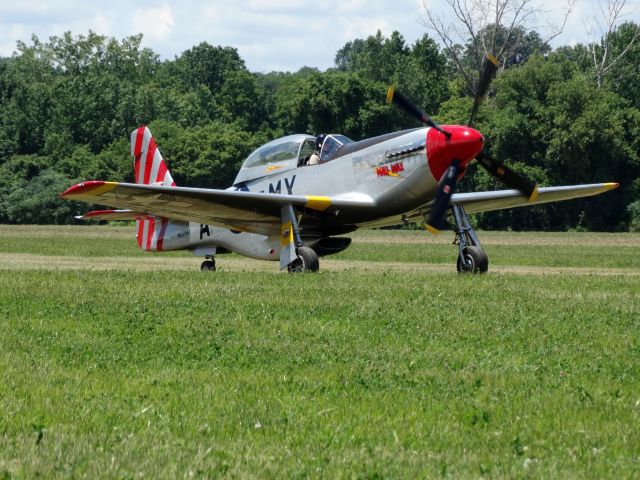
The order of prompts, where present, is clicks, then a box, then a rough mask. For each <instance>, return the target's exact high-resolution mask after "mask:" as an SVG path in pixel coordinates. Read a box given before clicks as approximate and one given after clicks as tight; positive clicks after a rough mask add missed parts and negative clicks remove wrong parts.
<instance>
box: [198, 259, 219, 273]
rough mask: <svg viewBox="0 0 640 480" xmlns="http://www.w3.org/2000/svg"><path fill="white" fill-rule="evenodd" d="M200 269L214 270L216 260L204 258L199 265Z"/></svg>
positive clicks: (205, 270) (204, 270)
mask: <svg viewBox="0 0 640 480" xmlns="http://www.w3.org/2000/svg"><path fill="white" fill-rule="evenodd" d="M200 270H202V271H203V272H215V271H216V262H215V261H213V260H205V261H204V262H202V264H201V265H200Z"/></svg>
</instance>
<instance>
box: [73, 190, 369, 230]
mask: <svg viewBox="0 0 640 480" xmlns="http://www.w3.org/2000/svg"><path fill="white" fill-rule="evenodd" d="M60 196H61V197H62V198H65V199H68V200H78V201H82V202H87V203H92V204H96V203H97V204H102V205H108V206H110V207H114V208H119V209H127V210H131V211H132V213H129V214H128V215H133V214H135V212H144V213H143V214H146V215H156V216H159V217H165V218H168V219H173V220H183V221H186V222H189V221H191V222H199V223H204V224H209V225H217V226H221V227H224V228H229V229H231V230H240V231H244V232H253V233H260V234H263V235H272V234H279V233H280V227H281V213H280V209H281V208H282V207H283V206H285V205H292V206H294V207H299V208H305V209H308V210H312V211H315V212H316V213H322V212H325V213H327V214H333V213H335V212H337V211H338V210H341V211H342V210H349V209H352V208H354V209H361V208H363V207H369V208H371V207H374V206H375V203H374V201H373V200H372V199H371V198H370V197H368V196H365V195H360V196H358V197H357V198H354V197H327V196H314V195H281V194H276V193H257V192H242V191H232V190H214V189H206V188H189V187H173V186H160V185H142V184H135V183H117V182H102V181H90V182H83V183H79V184H76V185H74V186H72V187H71V188H69V189H68V190H67V191H65V192H64V193H62V194H61V195H60ZM123 215H126V214H125V213H123ZM93 218H96V217H95V216H94V217H93Z"/></svg>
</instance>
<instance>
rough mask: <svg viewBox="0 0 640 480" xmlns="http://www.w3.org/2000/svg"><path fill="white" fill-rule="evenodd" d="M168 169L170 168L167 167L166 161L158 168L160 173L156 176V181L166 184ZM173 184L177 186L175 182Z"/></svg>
mask: <svg viewBox="0 0 640 480" xmlns="http://www.w3.org/2000/svg"><path fill="white" fill-rule="evenodd" d="M168 171H169V170H168V169H167V165H166V164H165V163H164V162H162V163H161V164H160V168H159V169H158V173H157V174H156V176H155V181H156V183H161V184H162V185H166V184H165V180H166V178H165V176H166V175H167V172H168ZM152 178H153V177H152ZM172 181H173V180H172ZM173 186H175V183H174V184H173Z"/></svg>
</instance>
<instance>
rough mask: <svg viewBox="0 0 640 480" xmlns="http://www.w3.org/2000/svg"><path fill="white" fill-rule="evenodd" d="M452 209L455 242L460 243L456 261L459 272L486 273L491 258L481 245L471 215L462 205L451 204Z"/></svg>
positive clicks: (455, 243)
mask: <svg viewBox="0 0 640 480" xmlns="http://www.w3.org/2000/svg"><path fill="white" fill-rule="evenodd" d="M451 211H452V213H453V218H454V220H455V222H456V228H455V233H456V238H455V239H454V240H453V243H454V245H458V249H459V251H460V253H459V254H458V261H457V262H456V267H457V269H458V272H460V273H485V272H486V271H487V270H488V269H489V258H488V257H487V254H486V253H485V251H484V250H483V249H482V245H480V240H478V237H477V235H476V232H475V231H474V230H473V227H472V226H471V223H470V222H469V217H467V214H466V212H465V211H464V208H462V206H461V205H451Z"/></svg>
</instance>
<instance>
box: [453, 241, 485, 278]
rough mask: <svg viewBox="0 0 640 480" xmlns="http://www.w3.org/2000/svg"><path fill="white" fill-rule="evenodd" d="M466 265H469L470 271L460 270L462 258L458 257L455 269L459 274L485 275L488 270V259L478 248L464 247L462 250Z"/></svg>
mask: <svg viewBox="0 0 640 480" xmlns="http://www.w3.org/2000/svg"><path fill="white" fill-rule="evenodd" d="M462 253H463V254H464V258H465V260H466V263H467V264H471V268H470V269H468V270H467V269H463V268H462V258H461V257H460V255H458V261H457V262H456V267H457V269H458V272H459V273H474V274H475V273H486V271H487V270H489V258H488V257H487V254H486V253H485V252H484V250H482V249H481V248H480V247H475V246H474V247H465V248H464V250H462Z"/></svg>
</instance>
